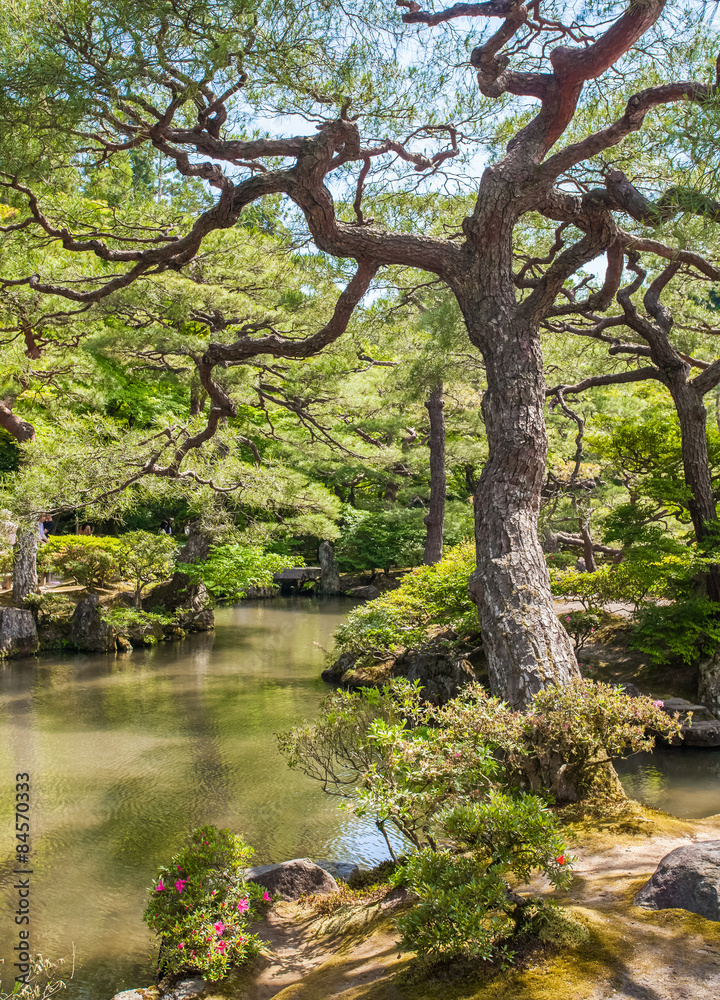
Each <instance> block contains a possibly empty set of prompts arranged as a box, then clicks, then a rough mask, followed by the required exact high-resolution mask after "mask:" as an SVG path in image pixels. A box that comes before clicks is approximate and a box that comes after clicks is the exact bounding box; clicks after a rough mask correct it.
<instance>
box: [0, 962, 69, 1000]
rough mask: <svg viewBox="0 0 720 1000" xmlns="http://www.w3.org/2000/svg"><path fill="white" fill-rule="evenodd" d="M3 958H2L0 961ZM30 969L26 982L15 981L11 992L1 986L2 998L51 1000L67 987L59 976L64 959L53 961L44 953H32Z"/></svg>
mask: <svg viewBox="0 0 720 1000" xmlns="http://www.w3.org/2000/svg"><path fill="white" fill-rule="evenodd" d="M2 961H3V960H2V959H0V962H2ZM29 965H30V971H29V972H28V973H27V974H26V976H25V980H26V981H25V982H24V983H18V982H15V983H14V984H13V989H12V992H11V993H6V992H5V990H3V989H1V988H0V1000H12V998H14V1000H50V997H52V996H55V994H56V993H58V992H59V991H60V990H64V989H67V986H66V984H65V982H63V980H62V979H59V978H58V974H59V972H60V966H61V965H62V959H58V960H57V961H56V962H51V961H50V960H49V959H47V958H43V957H42V955H32V956H31V958H30V962H29Z"/></svg>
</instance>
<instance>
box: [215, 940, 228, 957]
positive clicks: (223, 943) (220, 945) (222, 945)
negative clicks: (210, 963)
mask: <svg viewBox="0 0 720 1000" xmlns="http://www.w3.org/2000/svg"><path fill="white" fill-rule="evenodd" d="M215 947H216V948H217V950H218V951H219V952H220V954H221V955H224V954H225V949H226V948H227V941H218V942H217V944H216V945H215Z"/></svg>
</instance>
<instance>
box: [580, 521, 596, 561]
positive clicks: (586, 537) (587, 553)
mask: <svg viewBox="0 0 720 1000" xmlns="http://www.w3.org/2000/svg"><path fill="white" fill-rule="evenodd" d="M578 525H579V527H580V537H581V538H582V540H583V558H584V559H585V569H586V570H587V571H588V573H594V572H595V571H596V570H597V565H596V564H595V553H594V551H593V540H592V535H591V534H590V522H589V521H586V520H584V519H583V518H582V517H579V518H578Z"/></svg>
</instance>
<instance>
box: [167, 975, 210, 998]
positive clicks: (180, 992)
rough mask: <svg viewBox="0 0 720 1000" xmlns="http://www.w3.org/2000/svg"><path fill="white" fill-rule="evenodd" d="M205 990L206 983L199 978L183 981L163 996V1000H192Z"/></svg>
mask: <svg viewBox="0 0 720 1000" xmlns="http://www.w3.org/2000/svg"><path fill="white" fill-rule="evenodd" d="M206 989H207V983H206V982H205V980H204V979H202V978H201V977H200V976H198V977H196V978H195V979H183V980H182V982H179V983H177V984H176V985H175V986H174V987H173V988H172V989H171V990H170V992H169V993H165V994H163V1000H194V998H195V997H199V996H201V995H202V994H203V993H204V992H205V990H206Z"/></svg>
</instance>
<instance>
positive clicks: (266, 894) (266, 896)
mask: <svg viewBox="0 0 720 1000" xmlns="http://www.w3.org/2000/svg"><path fill="white" fill-rule="evenodd" d="M263 900H264V901H265V902H266V903H270V902H272V897H271V896H270V893H269V892H268V891H267V889H266V890H265V892H264V893H263Z"/></svg>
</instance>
